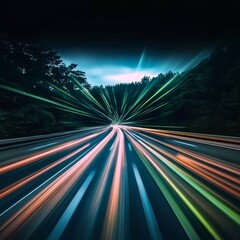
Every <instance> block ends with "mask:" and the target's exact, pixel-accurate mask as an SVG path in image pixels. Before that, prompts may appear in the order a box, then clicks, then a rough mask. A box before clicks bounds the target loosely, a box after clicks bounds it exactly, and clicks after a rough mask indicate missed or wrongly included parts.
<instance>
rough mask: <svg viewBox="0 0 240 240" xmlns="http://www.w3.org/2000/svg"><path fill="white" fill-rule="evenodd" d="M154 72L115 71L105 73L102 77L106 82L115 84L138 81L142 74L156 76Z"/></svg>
mask: <svg viewBox="0 0 240 240" xmlns="http://www.w3.org/2000/svg"><path fill="white" fill-rule="evenodd" d="M156 75H157V74H156V73H150V72H149V71H138V72H137V71H133V70H132V71H131V72H128V73H118V74H117V73H116V74H109V75H106V76H105V77H104V78H103V79H104V81H105V82H106V83H109V84H116V83H131V82H137V81H140V80H141V79H142V78H143V77H144V76H150V77H153V76H156Z"/></svg>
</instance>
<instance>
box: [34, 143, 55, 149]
mask: <svg viewBox="0 0 240 240" xmlns="http://www.w3.org/2000/svg"><path fill="white" fill-rule="evenodd" d="M57 143H58V142H54V143H49V144H45V145H42V146H39V147H35V148H31V149H30V151H32V150H37V149H40V148H44V147H48V146H51V145H54V144H57Z"/></svg>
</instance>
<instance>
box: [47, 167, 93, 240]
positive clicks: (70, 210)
mask: <svg viewBox="0 0 240 240" xmlns="http://www.w3.org/2000/svg"><path fill="white" fill-rule="evenodd" d="M94 175H95V171H94V170H93V171H92V172H91V173H90V174H89V176H88V177H87V179H86V180H85V181H84V183H83V185H82V186H81V187H80V188H79V190H78V192H77V194H76V195H75V196H74V198H73V199H72V201H71V202H70V204H69V205H68V207H67V208H66V210H65V211H64V213H63V215H62V216H61V218H60V219H59V221H58V223H57V224H56V226H55V227H54V229H53V230H52V232H51V233H50V235H49V237H48V238H47V239H48V240H55V239H59V238H60V237H61V235H62V234H63V232H64V230H65V229H66V227H67V225H68V223H69V221H70V220H71V218H72V216H73V214H74V212H75V210H76V209H77V207H78V205H79V203H80V201H81V200H82V197H83V195H84V193H85V192H86V190H87V188H88V186H89V184H90V183H91V181H92V179H93V177H94Z"/></svg>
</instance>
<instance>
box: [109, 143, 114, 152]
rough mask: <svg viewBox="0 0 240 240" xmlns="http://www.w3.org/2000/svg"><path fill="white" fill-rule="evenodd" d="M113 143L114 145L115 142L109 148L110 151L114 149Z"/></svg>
mask: <svg viewBox="0 0 240 240" xmlns="http://www.w3.org/2000/svg"><path fill="white" fill-rule="evenodd" d="M113 145H114V143H113V144H112V146H111V147H110V148H109V151H112V149H113Z"/></svg>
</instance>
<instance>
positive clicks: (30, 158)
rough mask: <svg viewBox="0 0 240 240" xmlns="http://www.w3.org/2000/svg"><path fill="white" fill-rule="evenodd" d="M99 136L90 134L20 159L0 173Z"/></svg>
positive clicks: (3, 168) (4, 167) (2, 169)
mask: <svg viewBox="0 0 240 240" xmlns="http://www.w3.org/2000/svg"><path fill="white" fill-rule="evenodd" d="M99 134H100V133H96V134H92V135H90V136H87V137H84V138H82V139H79V140H75V141H71V142H68V143H64V144H61V145H60V146H58V147H54V148H52V149H50V150H48V151H42V152H41V153H38V154H36V155H34V156H31V157H28V158H25V159H22V160H17V161H16V162H13V163H9V164H8V165H6V166H3V167H1V173H2V174H3V173H6V172H9V171H12V170H15V169H17V168H20V167H23V166H25V165H27V164H29V163H32V162H34V161H37V160H39V159H42V158H44V157H47V156H50V155H52V154H54V153H57V152H60V151H62V150H65V149H68V148H70V147H73V146H75V145H77V144H79V143H83V142H85V141H87V140H90V139H92V138H94V137H97V136H98V135H99ZM7 163H8V162H7ZM4 164H6V162H4Z"/></svg>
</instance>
